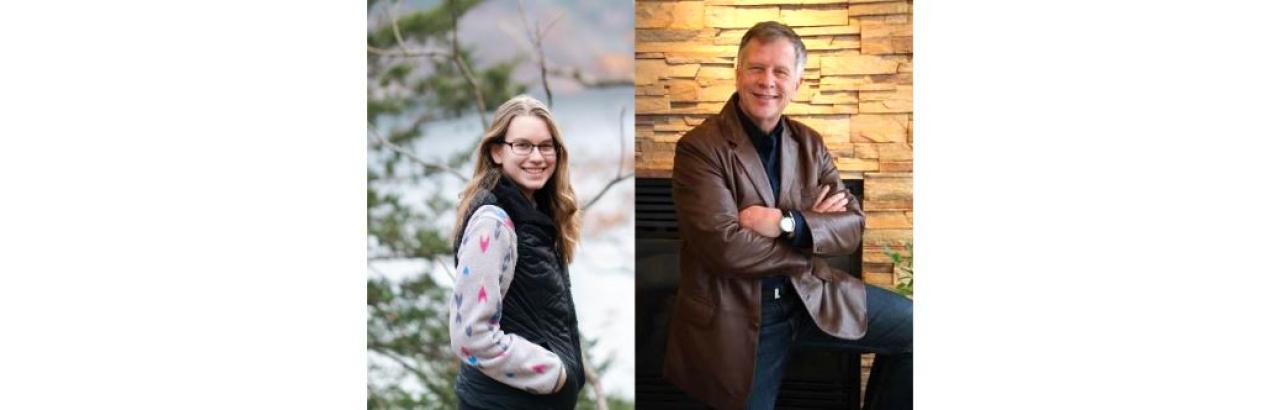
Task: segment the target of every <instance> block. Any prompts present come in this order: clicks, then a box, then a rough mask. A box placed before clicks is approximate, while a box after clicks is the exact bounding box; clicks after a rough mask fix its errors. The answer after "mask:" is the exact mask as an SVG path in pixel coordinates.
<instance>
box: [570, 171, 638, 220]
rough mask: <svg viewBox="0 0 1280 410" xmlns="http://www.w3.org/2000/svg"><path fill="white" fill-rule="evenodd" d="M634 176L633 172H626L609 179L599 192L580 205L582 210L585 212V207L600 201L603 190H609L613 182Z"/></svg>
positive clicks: (588, 207)
mask: <svg viewBox="0 0 1280 410" xmlns="http://www.w3.org/2000/svg"><path fill="white" fill-rule="evenodd" d="M634 176H636V173H635V172H628V173H627V174H626V175H619V176H616V177H614V178H613V179H611V180H609V183H608V184H605V186H604V188H601V189H600V192H597V193H596V195H595V196H594V197H592V198H591V200H590V201H587V204H586V205H583V206H582V208H581V209H582V212H586V211H587V209H590V208H591V206H592V205H595V204H596V202H598V201H600V197H603V196H604V194H605V192H609V188H613V185H614V184H617V183H619V182H622V181H626V180H628V179H630V178H631V177H634Z"/></svg>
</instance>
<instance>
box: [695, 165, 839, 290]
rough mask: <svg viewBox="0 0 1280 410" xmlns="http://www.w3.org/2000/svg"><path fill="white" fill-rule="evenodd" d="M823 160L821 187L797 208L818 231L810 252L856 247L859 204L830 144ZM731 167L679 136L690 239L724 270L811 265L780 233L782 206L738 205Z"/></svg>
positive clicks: (790, 271) (751, 273)
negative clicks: (804, 206)
mask: <svg viewBox="0 0 1280 410" xmlns="http://www.w3.org/2000/svg"><path fill="white" fill-rule="evenodd" d="M822 167H823V176H822V178H821V182H820V183H821V184H822V185H823V188H821V190H820V191H819V195H817V198H816V199H815V200H814V202H813V203H812V204H809V208H808V209H805V210H798V211H799V212H800V213H802V214H803V217H804V218H805V220H806V221H807V222H808V224H809V228H810V232H811V233H812V234H813V240H814V241H813V245H814V248H813V249H812V253H813V254H817V255H828V254H837V253H851V252H853V250H854V249H856V248H857V245H858V244H859V243H860V241H861V234H862V224H863V216H862V212H861V209H860V208H859V207H858V205H857V203H856V202H853V201H850V200H849V198H850V195H849V193H848V191H847V190H845V189H843V188H842V185H839V174H838V172H837V171H836V169H835V165H834V163H833V162H832V161H831V159H830V157H829V156H828V155H827V154H826V152H825V151H824V152H823V153H822ZM727 172H730V171H729V169H728V167H727V166H726V165H724V164H720V163H717V161H716V159H714V158H712V157H711V156H709V155H708V153H707V152H706V151H705V150H703V149H700V148H699V147H697V146H695V145H693V144H690V143H686V142H684V141H682V142H681V143H679V144H677V146H676V159H675V166H674V169H673V172H672V187H673V196H674V197H675V200H676V216H677V220H678V222H679V226H680V232H681V235H682V236H685V237H686V239H687V240H686V241H685V244H686V245H685V246H691V247H693V248H694V251H695V253H696V254H698V255H701V256H702V261H703V263H704V264H705V265H706V266H707V267H708V269H709V270H711V271H712V272H715V273H717V274H719V275H724V276H730V277H738V278H758V277H763V276H770V275H777V274H785V275H799V274H803V273H805V272H807V271H808V270H809V266H810V262H809V255H807V254H806V253H805V252H803V251H802V250H800V249H797V248H795V247H793V246H792V245H791V244H790V243H789V242H788V241H782V240H778V239H777V238H778V236H779V235H780V234H781V229H780V228H779V225H778V221H779V220H780V219H781V218H782V210H780V209H777V208H768V207H764V206H760V205H752V206H748V207H746V208H743V209H738V206H737V204H736V202H735V200H734V195H733V192H732V190H731V189H730V187H729V186H728V185H727V184H728V182H727V181H728V180H729V179H728V178H727V177H726V173H727ZM828 184H830V185H829V186H828Z"/></svg>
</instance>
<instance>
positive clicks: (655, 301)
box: [636, 178, 862, 409]
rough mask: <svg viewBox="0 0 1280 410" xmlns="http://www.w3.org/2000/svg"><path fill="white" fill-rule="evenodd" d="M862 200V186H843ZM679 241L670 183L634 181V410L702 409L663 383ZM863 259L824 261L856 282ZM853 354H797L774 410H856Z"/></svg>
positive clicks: (857, 381)
mask: <svg viewBox="0 0 1280 410" xmlns="http://www.w3.org/2000/svg"><path fill="white" fill-rule="evenodd" d="M843 182H844V184H845V186H846V187H848V188H849V190H850V191H851V192H853V194H854V196H855V197H857V199H858V200H859V201H861V200H862V180H860V179H858V180H845V181H843ZM679 252H680V236H679V232H678V230H677V227H676V215H675V203H674V201H673V200H672V198H671V180H670V179H666V178H640V179H637V180H636V355H637V358H636V407H637V408H660V409H704V408H707V407H706V406H705V405H703V404H700V403H698V402H697V401H696V400H694V399H692V398H690V397H689V396H688V395H686V394H684V393H683V392H681V391H680V390H679V389H677V388H675V386H672V385H671V384H670V383H668V382H667V381H666V380H665V379H663V377H662V361H663V357H664V352H665V351H666V342H667V322H668V320H669V319H670V314H671V306H672V303H673V301H674V298H675V294H676V287H677V284H678V283H679V276H680V263H679ZM861 260H862V251H861V249H859V251H858V252H857V253H855V254H854V255H852V256H849V257H840V258H829V259H828V262H830V263H831V265H832V266H835V267H838V268H841V269H843V270H845V271H847V272H850V274H852V275H854V276H857V277H861V276H862V269H861V268H862V264H861V263H859V262H860V261H861ZM860 365H861V362H860V357H859V355H857V354H849V353H841V352H834V351H827V350H817V349H806V348H804V347H803V346H798V348H797V349H796V351H795V352H794V353H793V355H792V357H791V360H790V362H789V363H788V367H787V376H786V378H785V379H783V381H782V389H781V391H780V392H779V395H778V402H777V408H779V409H857V408H858V407H859V401H860V397H859V391H860V382H861V380H860V379H861V374H860V373H861V372H860Z"/></svg>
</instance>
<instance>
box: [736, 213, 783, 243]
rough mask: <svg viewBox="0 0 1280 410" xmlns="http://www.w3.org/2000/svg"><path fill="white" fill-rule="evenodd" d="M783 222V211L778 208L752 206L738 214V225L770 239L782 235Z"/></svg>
mask: <svg viewBox="0 0 1280 410" xmlns="http://www.w3.org/2000/svg"><path fill="white" fill-rule="evenodd" d="M781 221H782V210H780V209H778V208H768V207H763V206H760V205H751V206H748V207H746V208H743V209H742V211H739V212H738V225H742V227H743V228H747V229H750V230H752V231H755V233H758V234H761V235H764V236H767V237H770V238H777V237H779V236H781V235H782V226H781V225H780V224H779V222H781Z"/></svg>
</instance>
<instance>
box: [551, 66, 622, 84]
mask: <svg viewBox="0 0 1280 410" xmlns="http://www.w3.org/2000/svg"><path fill="white" fill-rule="evenodd" d="M547 73H548V74H551V75H553V76H556V77H561V78H567V79H570V80H573V81H576V82H577V83H578V84H580V85H582V86H583V87H587V88H609V87H631V86H634V85H635V84H636V82H635V80H632V79H630V78H602V79H601V78H594V77H591V76H589V75H587V74H584V73H583V72H582V70H581V69H578V68H568V67H550V68H547Z"/></svg>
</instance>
